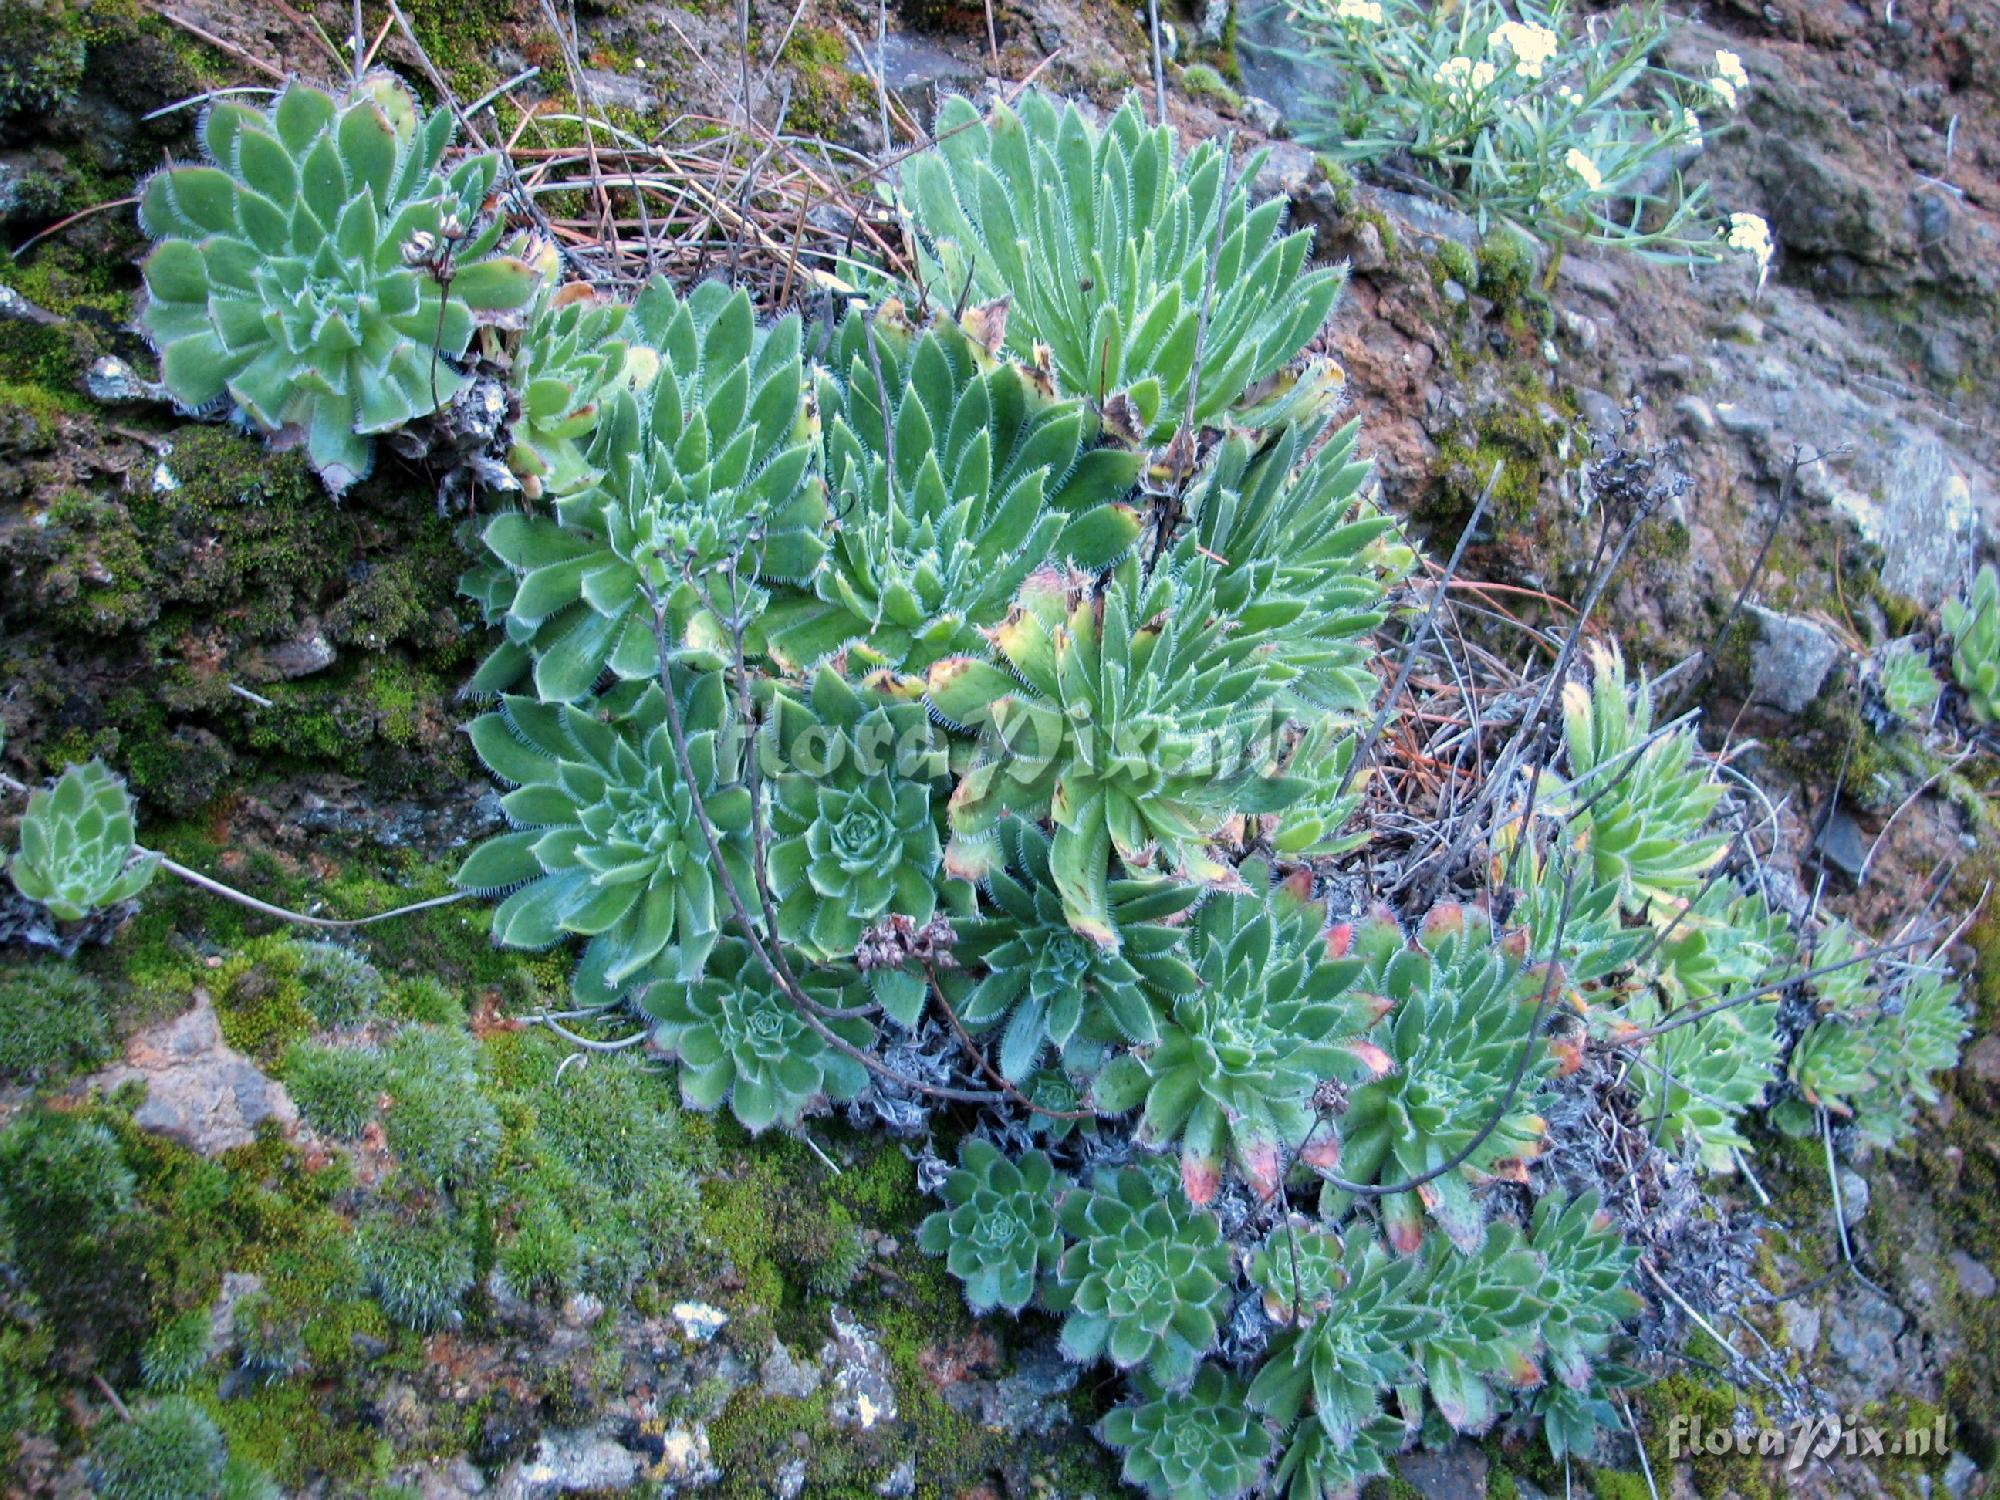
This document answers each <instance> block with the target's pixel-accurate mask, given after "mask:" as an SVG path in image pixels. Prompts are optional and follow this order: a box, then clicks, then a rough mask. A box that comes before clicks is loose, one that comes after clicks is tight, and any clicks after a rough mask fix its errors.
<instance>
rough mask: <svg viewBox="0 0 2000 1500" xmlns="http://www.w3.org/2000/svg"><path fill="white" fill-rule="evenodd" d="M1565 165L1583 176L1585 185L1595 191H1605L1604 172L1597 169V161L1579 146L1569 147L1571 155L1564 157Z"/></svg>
mask: <svg viewBox="0 0 2000 1500" xmlns="http://www.w3.org/2000/svg"><path fill="white" fill-rule="evenodd" d="M1563 165H1564V166H1566V167H1568V168H1569V169H1570V170H1571V171H1572V172H1574V173H1576V175H1577V176H1578V177H1581V178H1582V179H1583V185H1584V186H1585V187H1587V188H1589V189H1590V190H1591V191H1592V192H1593V193H1601V192H1603V191H1604V174H1603V173H1602V172H1600V171H1598V170H1597V163H1596V162H1594V161H1592V160H1591V159H1590V158H1589V157H1588V156H1587V155H1585V154H1584V152H1583V151H1582V150H1581V149H1579V148H1578V147H1576V146H1572V147H1570V148H1569V155H1567V156H1565V157H1564V158H1563Z"/></svg>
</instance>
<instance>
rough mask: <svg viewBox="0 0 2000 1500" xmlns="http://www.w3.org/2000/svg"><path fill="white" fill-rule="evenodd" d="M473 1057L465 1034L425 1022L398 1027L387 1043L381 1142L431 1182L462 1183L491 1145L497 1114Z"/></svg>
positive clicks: (481, 1164)
mask: <svg viewBox="0 0 2000 1500" xmlns="http://www.w3.org/2000/svg"><path fill="white" fill-rule="evenodd" d="M476 1059H477V1050H476V1048H475V1045H474V1043H473V1041H472V1038H470V1037H468V1036H466V1035H464V1034H463V1033H461V1032H452V1031H443V1030H438V1029H435V1028H432V1027H427V1026H419V1027H412V1028H411V1029H410V1030H407V1031H405V1032H403V1033H402V1034H401V1035H400V1036H398V1037H397V1038H396V1040H395V1042H394V1043H393V1044H392V1045H391V1046H390V1048H389V1051H388V1057H387V1073H388V1079H387V1084H386V1087H385V1089H384V1093H385V1095H386V1097H387V1099H388V1106H387V1108H386V1110H385V1111H384V1113H383V1128H384V1133H385V1135H386V1136H387V1138H388V1143H389V1149H390V1150H391V1151H392V1152H394V1153H395V1156H396V1159H397V1161H398V1162H400V1163H401V1164H402V1165H403V1167H404V1168H405V1169H406V1170H408V1171H412V1172H415V1173H417V1174H418V1175H419V1176H421V1177H422V1178H423V1179H424V1180H425V1181H427V1182H428V1183H430V1184H432V1185H435V1186H439V1187H450V1186H452V1185H454V1184H463V1183H467V1182H470V1181H471V1180H473V1179H474V1178H475V1177H477V1176H478V1174H479V1173H481V1172H482V1171H484V1169H485V1167H486V1165H487V1163H488V1162H489V1161H490V1160H491V1159H492V1156H493V1153H494V1151H495V1150H496V1149H497V1148H498V1145H499V1137H500V1123H499V1117H498V1115H497V1114H496V1112H495V1110H494V1107H493V1103H492V1101H491V1100H490V1099H488V1098H487V1097H486V1095H485V1094H484V1093H483V1092H482V1091H481V1090H480V1088H479V1086H478V1077H477V1074H476V1071H475V1065H476Z"/></svg>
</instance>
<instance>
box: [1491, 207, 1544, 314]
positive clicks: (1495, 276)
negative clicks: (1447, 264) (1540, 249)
mask: <svg viewBox="0 0 2000 1500" xmlns="http://www.w3.org/2000/svg"><path fill="white" fill-rule="evenodd" d="M1534 275H1535V247H1534V245H1533V244H1532V243H1531V242H1530V241H1529V240H1528V238H1527V236H1526V235H1523V234H1522V233H1520V232H1519V231H1518V230H1514V229H1510V228H1508V227H1506V226H1505V225H1502V226H1500V227H1499V228H1497V229H1495V230H1493V232H1492V233H1490V234H1488V235H1487V236H1486V237H1485V238H1484V239H1482V240H1481V241H1480V242H1479V290H1480V291H1481V292H1483V293H1484V294H1485V295H1486V296H1487V297H1489V298H1491V299H1492V301H1493V304H1494V305H1495V306H1496V307H1499V308H1501V309H1502V310H1505V309H1507V308H1509V307H1511V306H1513V305H1514V304H1515V303H1516V302H1518V301H1519V300H1520V299H1521V298H1522V297H1523V296H1524V295H1526V293H1527V291H1528V287H1529V284H1530V283H1531V282H1532V281H1533V279H1534Z"/></svg>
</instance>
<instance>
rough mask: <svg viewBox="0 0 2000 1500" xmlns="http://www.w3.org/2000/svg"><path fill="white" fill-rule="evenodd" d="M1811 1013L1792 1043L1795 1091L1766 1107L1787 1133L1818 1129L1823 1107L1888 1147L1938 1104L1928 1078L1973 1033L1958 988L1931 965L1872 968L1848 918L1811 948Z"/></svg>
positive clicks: (1951, 1060)
mask: <svg viewBox="0 0 2000 1500" xmlns="http://www.w3.org/2000/svg"><path fill="white" fill-rule="evenodd" d="M1812 960H1813V968H1814V970H1815V971H1824V972H1817V977H1816V978H1815V979H1814V981H1813V988H1814V991H1815V993H1816V995H1817V1003H1816V1005H1815V1019H1814V1020H1813V1021H1812V1022H1811V1024H1810V1025H1808V1026H1807V1027H1806V1029H1805V1030H1804V1032H1803V1033H1801V1034H1800V1036H1799V1037H1798V1039H1797V1041H1796V1042H1795V1043H1794V1044H1793V1046H1792V1050H1791V1056H1790V1059H1789V1061H1788V1063H1787V1067H1786V1077H1787V1079H1788V1081H1789V1082H1790V1084H1791V1086H1792V1087H1793V1089H1794V1090H1796V1093H1795V1094H1793V1095H1791V1096H1788V1097H1787V1098H1785V1099H1783V1100H1781V1101H1780V1103H1779V1107H1778V1109H1777V1110H1776V1111H1774V1113H1773V1120H1774V1122H1775V1123H1776V1124H1777V1125H1778V1127H1779V1128H1780V1129H1782V1130H1784V1131H1786V1132H1787V1133H1789V1134H1794V1135H1804V1134H1809V1133H1817V1131H1818V1130H1819V1128H1820V1124H1819V1117H1820V1114H1821V1113H1822V1112H1823V1113H1824V1114H1825V1115H1826V1116H1827V1118H1828V1119H1829V1120H1837V1121H1839V1122H1840V1123H1841V1124H1843V1125H1848V1126H1851V1127H1852V1128H1853V1129H1854V1131H1855V1133H1856V1135H1857V1136H1858V1137H1859V1138H1860V1139H1862V1140H1864V1141H1866V1142H1869V1143H1870V1144H1872V1145H1876V1146H1884V1147H1886V1146H1894V1145H1897V1144H1899V1143H1900V1142H1902V1141H1903V1140H1905V1139H1907V1138H1908V1136H1909V1135H1910V1133H1911V1131H1912V1130H1913V1129H1914V1128H1915V1124H1916V1107H1917V1105H1918V1104H1934V1103H1936V1102H1937V1098H1938V1095H1937V1089H1936V1086H1935V1085H1934V1084H1933V1082H1932V1076H1933V1075H1934V1074H1936V1073H1938V1072H1940V1071H1942V1070H1944V1069H1946V1068H1949V1067H1951V1066H1952V1065H1953V1064H1954V1063H1955V1062H1956V1061H1957V1060H1958V1050H1959V1047H1960V1045H1961V1044H1962V1043H1963V1041H1964V1040H1965V1038H1966V1036H1967V1035H1968V1034H1969V1032H1970V1026H1969V1025H1968V1022H1967V1017H1966V1013H1965V1009H1964V1007H1963V1006H1962V1005H1961V1004H1960V1003H1959V999H1958V990H1957V986H1955V985H1953V984H1951V983H1950V982H1949V981H1947V980H1946V979H1945V978H1944V976H1943V975H1941V974H1940V973H1939V972H1938V971H1937V970H1936V969H1935V968H1932V967H1930V966H1928V965H1911V966H1900V967H1899V966H1894V965H1890V966H1887V967H1888V968H1889V969H1890V970H1892V972H1888V973H1885V974H1881V975H1878V974H1877V972H1876V965H1875V964H1873V963H1871V962H1870V961H1869V951H1868V945H1867V940H1866V939H1865V938H1864V937H1862V935H1861V934H1860V933H1858V932H1857V931H1855V930H1854V928H1852V927H1850V926H1849V925H1848V924H1847V923H1845V922H1835V923H1833V924H1831V925H1830V926H1829V927H1827V929H1826V930H1825V931H1823V932H1822V933H1821V934H1820V936H1819V940H1818V941H1817V942H1816V943H1815V944H1814V946H1813V950H1812Z"/></svg>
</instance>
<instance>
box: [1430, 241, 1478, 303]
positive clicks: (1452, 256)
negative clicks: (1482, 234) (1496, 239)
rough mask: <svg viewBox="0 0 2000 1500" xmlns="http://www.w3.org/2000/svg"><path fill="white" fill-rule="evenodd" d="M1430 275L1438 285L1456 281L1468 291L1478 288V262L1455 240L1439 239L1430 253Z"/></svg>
mask: <svg viewBox="0 0 2000 1500" xmlns="http://www.w3.org/2000/svg"><path fill="white" fill-rule="evenodd" d="M1431 277H1432V279H1433V280H1434V281H1436V282H1437V283H1438V284H1439V285H1443V284H1444V283H1445V282H1446V281H1456V282H1457V283H1458V284H1459V285H1460V286H1462V287H1464V288H1465V289H1466V290H1467V291H1468V292H1474V291H1477V290H1479V262H1478V261H1476V260H1474V259H1473V256H1472V252H1471V251H1470V250H1468V249H1466V248H1465V246H1463V245H1461V244H1459V242H1458V241H1457V240H1451V239H1441V240H1439V241H1438V242H1437V249H1436V250H1434V251H1433V252H1432V253H1431Z"/></svg>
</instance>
